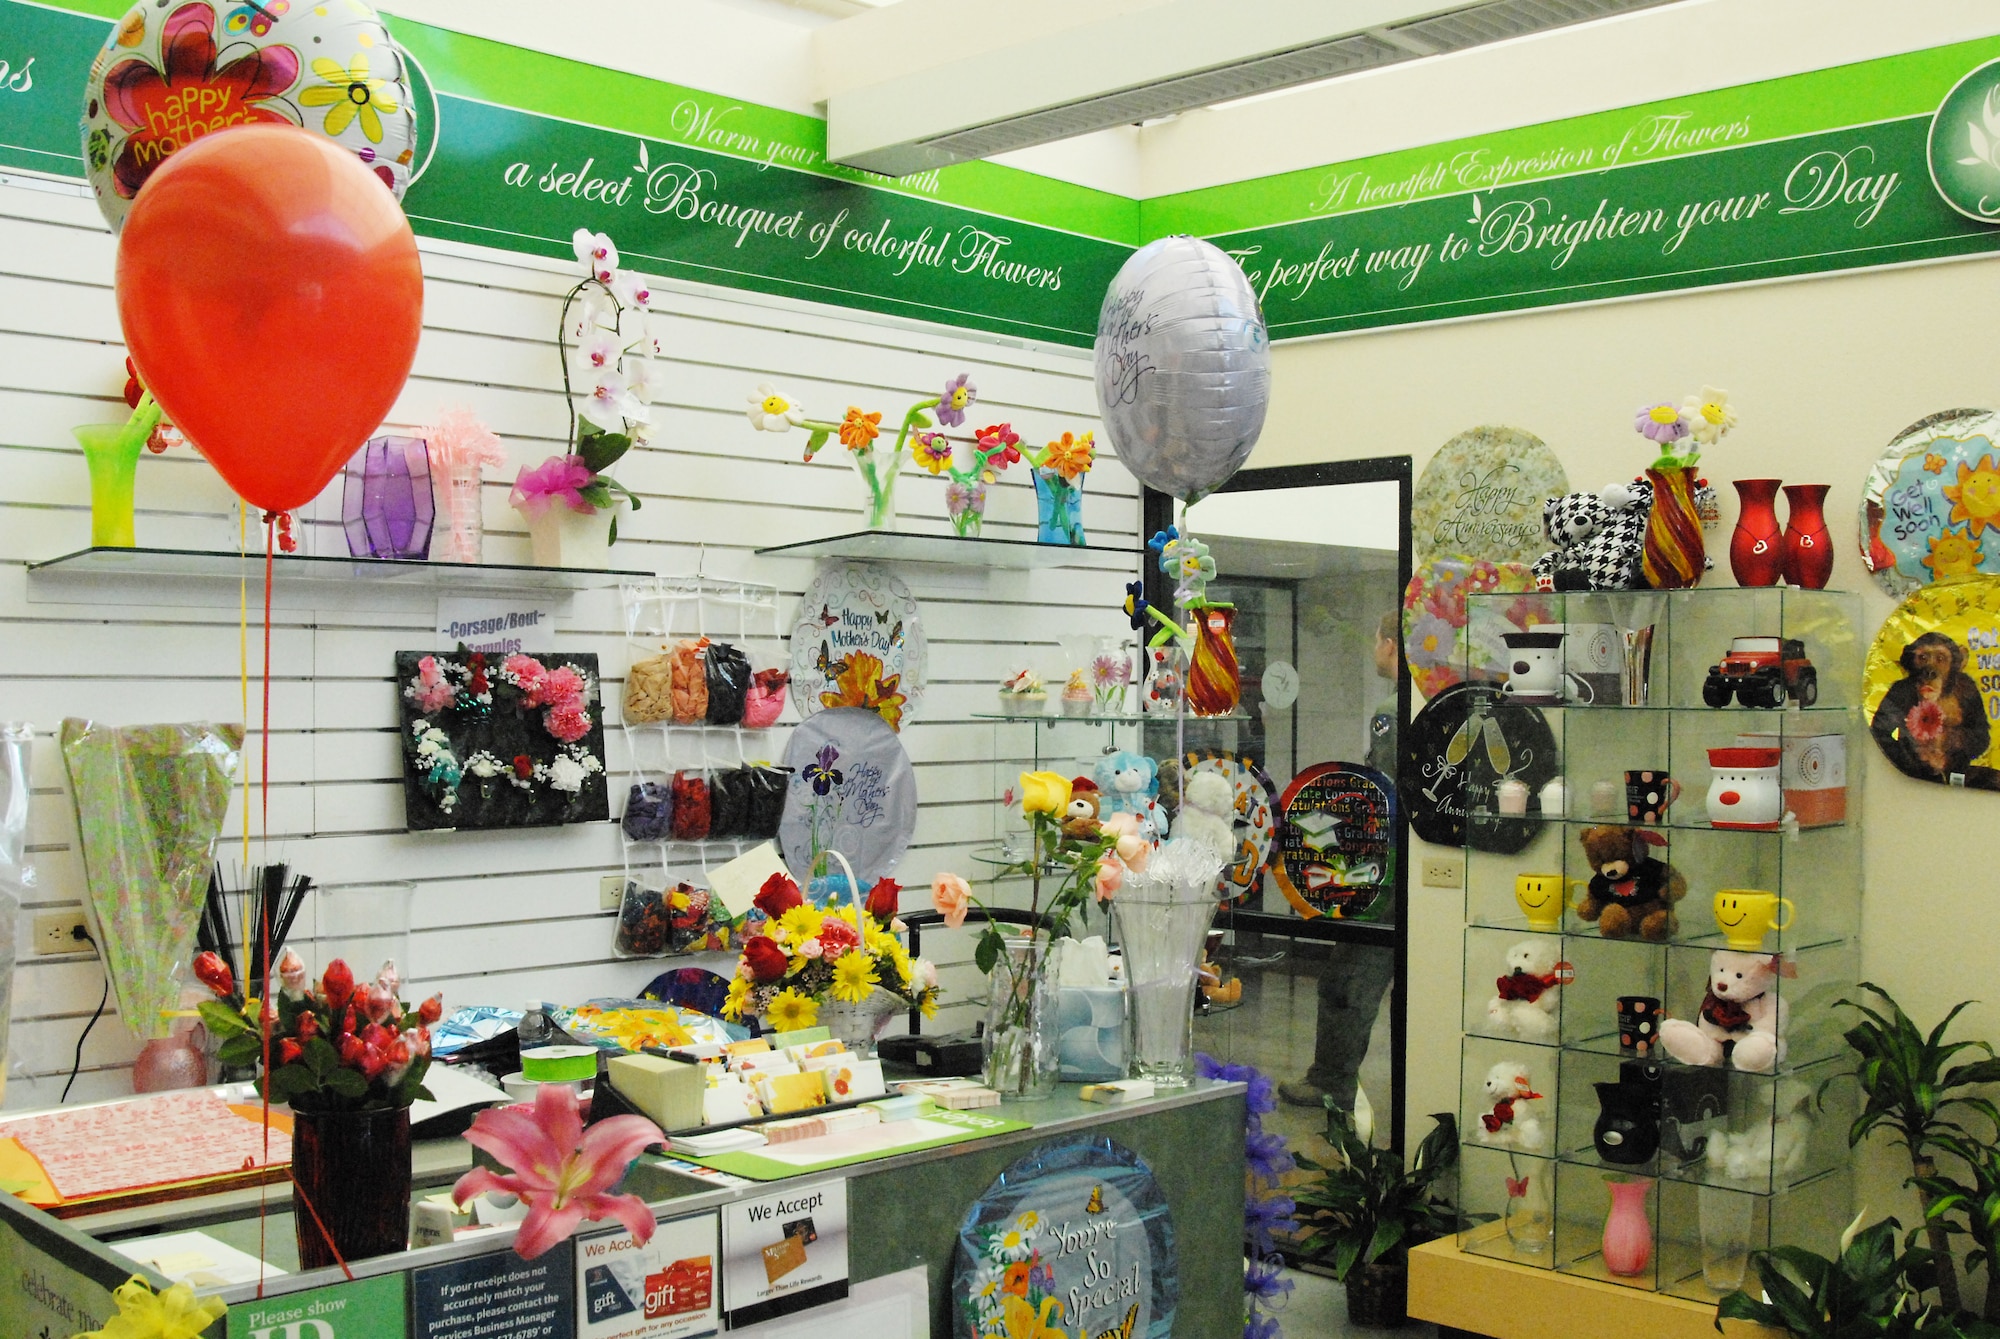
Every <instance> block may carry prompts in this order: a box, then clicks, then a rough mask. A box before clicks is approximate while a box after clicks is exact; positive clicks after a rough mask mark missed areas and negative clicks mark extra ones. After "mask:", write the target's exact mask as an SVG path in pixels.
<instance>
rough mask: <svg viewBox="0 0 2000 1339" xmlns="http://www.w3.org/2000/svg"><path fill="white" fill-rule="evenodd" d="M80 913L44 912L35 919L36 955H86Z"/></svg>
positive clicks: (88, 948) (88, 944)
mask: <svg viewBox="0 0 2000 1339" xmlns="http://www.w3.org/2000/svg"><path fill="white" fill-rule="evenodd" d="M86 933H88V931H87V930H86V928H85V922H84V919H83V913H82V912H81V911H45V912H43V913H42V914H41V915H39V916H37V917H35V952H36V953H88V952H90V951H91V950H90V940H88V939H86V938H85V937H84V935H85V934H86Z"/></svg>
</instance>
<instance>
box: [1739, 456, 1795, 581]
mask: <svg viewBox="0 0 2000 1339" xmlns="http://www.w3.org/2000/svg"><path fill="white" fill-rule="evenodd" d="M1736 496H1737V498H1738V500H1739V502H1740V504H1741V505H1740V506H1739V508H1738V510H1737V514H1736V531H1735V533H1734V534H1732V535H1730V537H1729V570H1730V571H1731V572H1733V573H1734V574H1735V575H1736V584H1737V585H1739V586H1775V585H1777V584H1778V578H1779V577H1781V576H1783V575H1784V574H1785V551H1784V548H1783V546H1782V545H1781V544H1780V540H1781V539H1782V535H1781V534H1780V532H1779V529H1778V511H1777V508H1776V506H1774V505H1773V504H1774V503H1775V502H1776V501H1777V498H1778V481H1777V480H1776V479H1738V480H1737V481H1736Z"/></svg>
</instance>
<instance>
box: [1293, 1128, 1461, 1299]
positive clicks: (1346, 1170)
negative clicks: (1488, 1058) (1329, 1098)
mask: <svg viewBox="0 0 2000 1339" xmlns="http://www.w3.org/2000/svg"><path fill="white" fill-rule="evenodd" d="M1431 1121H1432V1126H1431V1131H1430V1133H1429V1134H1427V1135H1425V1136H1424V1141H1423V1143H1421V1144H1419V1145H1418V1146H1417V1152H1416V1156H1415V1157H1414V1158H1413V1159H1411V1161H1410V1163H1409V1165H1408V1166H1407V1168H1406V1167H1405V1165H1404V1162H1403V1159H1402V1158H1401V1157H1399V1156H1398V1155H1397V1154H1396V1153H1395V1151H1394V1150H1393V1149H1386V1148H1375V1147H1373V1146H1372V1145H1370V1144H1367V1143H1364V1142H1363V1141H1362V1139H1361V1136H1360V1135H1359V1133H1358V1132H1356V1130H1355V1128H1354V1118H1353V1116H1352V1115H1351V1114H1349V1113H1348V1112H1345V1111H1340V1110H1337V1109H1329V1111H1328V1113H1327V1130H1326V1138H1327V1142H1328V1143H1330V1144H1332V1145H1333V1147H1334V1150H1335V1151H1336V1153H1337V1154H1338V1158H1337V1159H1336V1160H1335V1161H1332V1162H1329V1163H1327V1164H1324V1165H1322V1164H1320V1163H1316V1162H1313V1161H1311V1160H1309V1159H1305V1158H1295V1161H1297V1162H1298V1164H1299V1166H1301V1167H1303V1168H1305V1169H1306V1170H1308V1171H1314V1172H1320V1173H1322V1175H1321V1177H1320V1179H1318V1180H1315V1181H1312V1182H1310V1183H1308V1184H1306V1185H1303V1186H1299V1187H1296V1188H1294V1189H1293V1190H1292V1199H1293V1200H1294V1202H1296V1203H1297V1205H1298V1219H1299V1223H1300V1226H1301V1229H1302V1230H1301V1233H1300V1239H1299V1250H1300V1253H1301V1254H1302V1255H1303V1256H1304V1257H1305V1258H1306V1259H1308V1260H1315V1261H1318V1262H1320V1263H1323V1264H1325V1265H1327V1266H1328V1267H1329V1268H1331V1269H1332V1270H1333V1273H1334V1276H1335V1277H1336V1278H1342V1279H1344V1278H1346V1277H1347V1275H1348V1271H1350V1270H1352V1269H1353V1268H1354V1267H1355V1266H1356V1265H1367V1264H1373V1263H1374V1262H1375V1261H1377V1260H1380V1259H1382V1258H1384V1257H1385V1256H1400V1255H1402V1254H1404V1253H1406V1252H1407V1251H1408V1250H1409V1248H1410V1247H1412V1246H1419V1245H1422V1244H1423V1243H1424V1242H1427V1241H1433V1240H1435V1239H1437V1238H1438V1237H1442V1236H1444V1235H1446V1234H1447V1233H1450V1232H1451V1231H1453V1230H1454V1229H1455V1228H1456V1227H1457V1225H1458V1214H1457V1210H1456V1209H1454V1208H1453V1207H1452V1203H1451V1201H1450V1200H1449V1199H1448V1198H1446V1197H1445V1196H1444V1195H1441V1194H1438V1193H1436V1190H1435V1187H1436V1186H1437V1183H1438V1182H1439V1181H1440V1180H1441V1179H1443V1178H1445V1177H1447V1176H1448V1175H1449V1174H1450V1173H1451V1171H1452V1169H1453V1168H1454V1167H1456V1166H1457V1165H1458V1122H1457V1121H1456V1120H1455V1119H1453V1118H1452V1117H1451V1116H1450V1115H1447V1114H1445V1113H1442V1112H1439V1113H1436V1114H1433V1115H1432V1116H1431Z"/></svg>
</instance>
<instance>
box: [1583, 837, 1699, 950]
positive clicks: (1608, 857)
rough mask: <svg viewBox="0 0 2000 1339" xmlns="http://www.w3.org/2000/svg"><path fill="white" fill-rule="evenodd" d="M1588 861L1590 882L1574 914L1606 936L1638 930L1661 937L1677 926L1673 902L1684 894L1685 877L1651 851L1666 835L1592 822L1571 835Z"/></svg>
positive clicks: (1661, 844)
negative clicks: (1601, 825) (1574, 835)
mask: <svg viewBox="0 0 2000 1339" xmlns="http://www.w3.org/2000/svg"><path fill="white" fill-rule="evenodd" d="M1577 840H1578V841H1579V842H1581V843H1582V844H1583V854H1584V857H1585V858H1586V859H1587V860H1589V861H1590V868H1591V878H1590V884H1589V886H1588V887H1586V888H1585V889H1584V894H1583V900H1582V901H1581V902H1578V903H1577V904H1576V914H1577V915H1579V916H1581V917H1583V918H1584V919H1585V920H1587V921H1596V922H1597V932H1598V933H1599V934H1601V935H1603V936H1604V937H1605V938H1606V939H1623V938H1625V937H1626V936H1628V935H1635V934H1636V935H1639V936H1642V937H1643V938H1646V939H1652V940H1665V939H1670V938H1672V937H1673V934H1674V932H1675V931H1676V930H1678V929H1679V928H1680V921H1679V919H1678V918H1677V917H1676V916H1675V915H1674V903H1676V902H1678V901H1680V900H1681V899H1682V898H1684V897H1686V896H1687V890H1688V885H1687V879H1686V878H1685V877H1684V876H1683V875H1682V874H1681V872H1680V871H1679V870H1677V869H1675V868H1674V867H1673V866H1672V865H1669V864H1668V863H1667V862H1666V861H1664V860H1660V859H1657V858H1656V857H1655V856H1654V855H1653V848H1654V847H1656V846H1659V847H1664V846H1665V845H1666V844H1667V839H1666V837H1664V836H1663V835H1661V834H1660V833H1658V832H1655V831H1654V830H1652V829H1651V828H1628V827H1596V828H1585V829H1584V830H1583V831H1582V832H1580V833H1578V834H1577Z"/></svg>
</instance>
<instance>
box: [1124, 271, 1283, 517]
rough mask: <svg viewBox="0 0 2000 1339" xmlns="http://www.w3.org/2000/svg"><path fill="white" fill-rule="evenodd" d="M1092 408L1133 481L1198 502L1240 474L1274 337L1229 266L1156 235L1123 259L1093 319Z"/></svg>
mask: <svg viewBox="0 0 2000 1339" xmlns="http://www.w3.org/2000/svg"><path fill="white" fill-rule="evenodd" d="M1096 352H1097V408H1098V412H1099V413H1100V414H1102V415H1103V417H1104V430H1105V432H1106V433H1107V434H1108V435H1109V436H1110V438H1111V443H1112V445H1113V446H1114V447H1116V448H1117V451H1118V459H1119V460H1120V461H1121V462H1123V463H1124V465H1125V467H1126V468H1127V469H1129V470H1131V471H1132V473H1133V474H1134V475H1135V476H1136V477H1137V478H1138V480H1139V482H1141V483H1143V484H1145V485H1146V486H1147V487H1149V488H1155V489H1158V490H1159V491H1160V492H1162V493H1168V494H1171V495H1172V496H1174V497H1177V498H1182V499H1184V500H1186V501H1188V502H1193V501H1195V500H1196V499H1197V498H1200V497H1203V496H1205V495H1207V494H1209V493H1212V492H1214V491H1215V490H1216V489H1217V488H1219V487H1220V486H1221V485H1222V483H1223V481H1224V480H1226V479H1228V478H1229V476H1230V475H1232V474H1234V473H1236V471H1237V469H1238V468H1239V467H1240V466H1241V465H1242V464H1243V462H1244V460H1246V459H1247V458H1248V457H1249V455H1250V448H1252V447H1253V446H1255V445H1256V444H1257V434H1258V433H1259V432H1261V431H1263V428H1264V409H1265V406H1266V404H1267V403H1268V402H1269V400H1270V394H1271V344H1270V339H1269V336H1268V335H1267V334H1266V333H1265V329H1264V314H1263V313H1262V312H1261V311H1259V310H1258V309H1257V297H1256V294H1254V293H1252V292H1251V291H1250V281H1249V280H1248V279H1246V278H1244V276H1243V271H1242V270H1241V269H1240V268H1239V267H1238V266H1237V264H1236V262H1235V261H1233V260H1231V259H1230V258H1229V257H1228V256H1227V255H1225V254H1223V253H1222V252H1221V251H1219V250H1217V249H1216V248H1215V247H1213V246H1211V245H1209V244H1208V243H1207V242H1204V241H1202V240H1201V239H1200V238H1198V237H1162V238H1161V239H1159V240H1158V241H1156V242H1149V243H1147V244H1146V245H1145V246H1143V247H1140V248H1139V250H1137V251H1135V252H1134V253H1133V254H1132V256H1131V257H1130V258H1129V259H1128V260H1126V262H1125V264H1124V265H1123V266H1122V267H1120V269H1119V271H1118V277H1117V278H1115V279H1113V280H1112V281H1111V288H1110V290H1109V291H1108V292H1107V293H1105V295H1104V306H1103V309H1102V310H1100V311H1099V312H1098V316H1097V343H1096Z"/></svg>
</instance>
